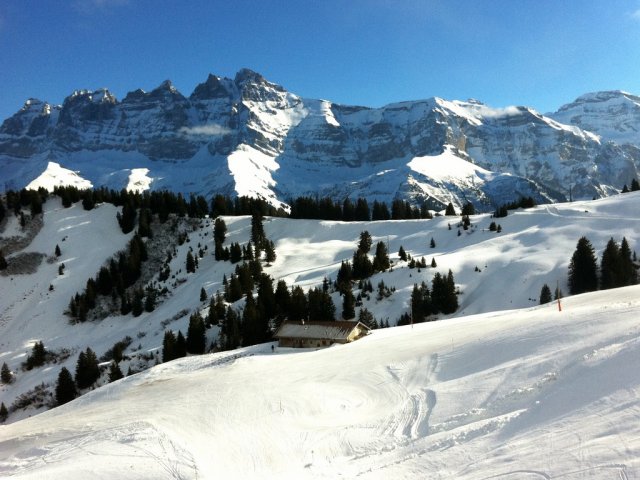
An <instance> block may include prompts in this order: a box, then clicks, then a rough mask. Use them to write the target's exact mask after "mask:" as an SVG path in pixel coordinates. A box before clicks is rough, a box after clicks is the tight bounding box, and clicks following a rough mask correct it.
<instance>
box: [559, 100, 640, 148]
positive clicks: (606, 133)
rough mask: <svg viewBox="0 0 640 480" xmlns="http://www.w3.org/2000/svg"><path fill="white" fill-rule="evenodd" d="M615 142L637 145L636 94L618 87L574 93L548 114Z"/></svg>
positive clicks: (639, 134) (639, 136) (639, 139)
mask: <svg viewBox="0 0 640 480" xmlns="http://www.w3.org/2000/svg"><path fill="white" fill-rule="evenodd" d="M549 116H550V117H552V118H553V119H554V120H557V121H558V122H561V123H565V124H570V125H576V126H578V127H580V128H582V129H583V130H588V131H590V132H593V133H595V134H597V135H598V136H600V138H601V139H602V140H604V141H609V142H615V143H617V144H619V145H635V146H638V145H640V97H638V96H636V95H632V94H630V93H627V92H622V91H609V92H596V93H589V94H586V95H582V96H581V97H578V98H577V99H576V100H575V101H574V102H572V103H569V104H567V105H564V106H562V107H560V109H559V110H558V111H557V112H555V113H552V114H550V115H549Z"/></svg>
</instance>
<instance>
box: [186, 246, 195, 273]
mask: <svg viewBox="0 0 640 480" xmlns="http://www.w3.org/2000/svg"><path fill="white" fill-rule="evenodd" d="M186 269H187V273H194V272H195V271H196V261H195V259H194V258H193V254H192V253H191V250H189V251H188V252H187V264H186Z"/></svg>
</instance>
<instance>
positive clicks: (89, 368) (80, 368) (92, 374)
mask: <svg viewBox="0 0 640 480" xmlns="http://www.w3.org/2000/svg"><path fill="white" fill-rule="evenodd" d="M98 378H100V367H99V366H98V357H96V354H95V353H94V351H93V350H91V348H89V347H87V349H86V350H85V351H84V352H80V354H79V355H78V361H77V363H76V376H75V379H76V385H77V386H78V388H79V389H81V390H82V389H83V388H88V387H90V386H91V385H93V384H94V383H95V381H96V380H98Z"/></svg>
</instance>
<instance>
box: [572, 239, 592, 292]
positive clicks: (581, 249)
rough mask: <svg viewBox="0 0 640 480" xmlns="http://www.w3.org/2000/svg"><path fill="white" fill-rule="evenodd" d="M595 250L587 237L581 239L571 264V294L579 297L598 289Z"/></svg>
mask: <svg viewBox="0 0 640 480" xmlns="http://www.w3.org/2000/svg"><path fill="white" fill-rule="evenodd" d="M597 270H598V267H597V260H596V254H595V250H594V249H593V246H592V245H591V242H590V241H589V240H588V239H587V237H581V238H580V240H578V244H577V245H576V250H575V252H574V253H573V255H572V257H571V260H570V262H569V292H570V293H571V294H572V295H577V294H579V293H584V292H592V291H594V290H597V289H598V275H597Z"/></svg>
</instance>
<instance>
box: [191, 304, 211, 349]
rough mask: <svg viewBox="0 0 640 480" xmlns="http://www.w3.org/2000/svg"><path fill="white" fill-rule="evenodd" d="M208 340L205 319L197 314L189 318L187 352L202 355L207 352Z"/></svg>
mask: <svg viewBox="0 0 640 480" xmlns="http://www.w3.org/2000/svg"><path fill="white" fill-rule="evenodd" d="M206 344H207V338H206V336H205V326H204V319H203V318H202V315H200V313H198V312H196V313H194V314H192V315H191V317H189V328H188V330H187V352H189V353H194V354H202V353H204V351H205V348H206Z"/></svg>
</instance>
